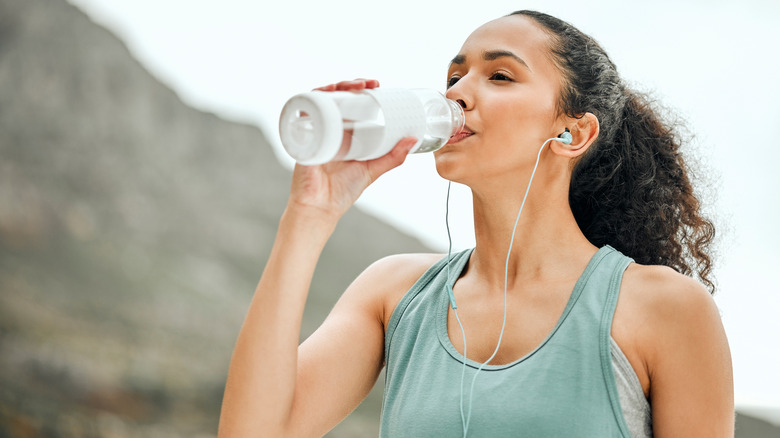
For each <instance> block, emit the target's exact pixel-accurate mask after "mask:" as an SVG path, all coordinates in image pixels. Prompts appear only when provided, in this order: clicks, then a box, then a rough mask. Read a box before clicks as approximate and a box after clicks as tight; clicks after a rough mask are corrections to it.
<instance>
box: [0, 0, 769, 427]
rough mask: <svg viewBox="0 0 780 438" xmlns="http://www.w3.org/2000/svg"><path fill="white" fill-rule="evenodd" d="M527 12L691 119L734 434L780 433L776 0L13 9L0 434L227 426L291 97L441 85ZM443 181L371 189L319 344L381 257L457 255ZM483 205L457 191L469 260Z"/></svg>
mask: <svg viewBox="0 0 780 438" xmlns="http://www.w3.org/2000/svg"><path fill="white" fill-rule="evenodd" d="M521 8H529V9H539V10H542V11H545V12H549V13H552V14H553V15H557V16H559V17H561V18H563V19H566V20H569V21H571V22H573V23H574V24H575V25H577V26H578V27H579V28H580V29H582V30H583V31H585V32H586V33H589V34H591V35H593V36H594V37H595V38H596V39H597V40H599V41H600V42H601V43H602V45H604V46H605V48H606V49H607V51H608V52H609V53H610V54H611V55H612V57H613V59H614V61H615V62H616V64H617V65H618V67H619V69H620V70H621V72H622V74H623V75H624V77H625V78H627V79H628V80H629V81H630V82H631V83H633V84H635V86H636V88H638V89H640V90H642V91H648V92H651V93H653V94H654V95H655V96H656V97H657V98H658V99H659V100H660V101H661V102H663V103H664V104H665V105H666V106H668V107H670V108H671V109H672V111H674V112H675V113H676V114H677V115H678V116H679V117H680V118H681V119H682V120H684V121H685V122H686V124H687V127H688V129H689V130H690V134H692V137H693V141H692V143H691V145H690V148H689V156H690V159H689V161H692V162H694V163H695V164H694V166H695V169H697V175H696V177H697V178H698V180H699V182H700V185H699V187H700V189H701V195H702V198H703V199H704V200H705V204H706V206H707V211H708V213H709V214H710V215H711V216H712V217H713V218H714V219H715V221H716V224H717V225H718V229H719V231H720V237H719V243H718V250H719V251H718V257H717V266H716V276H717V279H718V286H719V290H718V293H717V295H716V301H717V303H718V305H719V307H720V309H721V313H722V315H723V320H724V324H725V326H726V330H727V333H728V336H729V340H730V343H731V348H732V354H733V359H734V367H735V391H736V397H737V405H738V411H739V418H738V422H737V436H738V437H777V436H780V430H779V429H778V427H780V378H778V376H777V370H778V369H780V349H778V348H777V345H780V342H778V341H779V340H780V319H778V318H777V316H776V315H778V314H779V313H780V294H778V292H780V287H778V286H777V284H776V282H775V281H773V280H774V279H773V278H772V277H773V275H772V274H773V269H775V267H776V266H777V265H778V262H780V257H779V256H778V255H777V253H776V251H774V249H775V248H777V247H778V244H779V243H780V237H779V236H778V233H777V232H776V231H775V224H777V223H778V219H779V218H778V216H779V215H780V206H778V201H777V195H776V193H775V191H776V189H777V188H778V187H780V176H779V174H778V172H776V171H775V167H776V163H777V161H778V158H780V152H778V151H779V150H780V148H778V146H779V144H778V143H780V142H778V140H777V139H776V138H774V137H772V133H773V131H774V130H775V129H776V128H777V127H778V122H777V120H778V118H780V87H779V86H778V75H777V71H779V69H778V68H779V67H780V59H779V58H778V57H777V55H776V48H777V47H778V46H780V30H779V29H780V26H778V25H780V4H778V3H777V2H776V1H769V0H767V1H762V0H743V1H739V2H737V1H736V0H729V1H706V2H705V1H689V2H672V1H666V0H659V1H656V2H652V3H646V2H645V3H637V4H631V3H628V2H617V1H605V2H591V3H587V4H584V3H582V2H575V1H570V0H562V1H559V2H555V3H554V4H547V2H542V1H525V2H508V1H503V0H501V1H496V2H491V4H490V5H480V6H478V7H477V6H475V4H474V2H465V1H464V2H461V1H448V2H444V1H438V0H436V1H429V2H419V1H418V2H413V1H410V0H397V1H395V2H392V3H387V2H382V3H371V2H357V1H348V0H338V1H332V2H314V1H311V2H305V1H299V2H276V3H269V2H245V1H240V0H223V1H220V2H216V1H206V0H203V1H189V2H187V1H183V0H167V1H162V2H160V1H151V0H134V1H130V0H71V1H70V2H67V1H65V0H0V438H3V437H37V436H44V437H49V436H51V437H185V436H186V437H211V436H215V435H216V424H217V418H218V415H219V405H220V402H221V396H222V390H223V386H224V381H225V377H226V371H227V365H228V362H229V359H230V354H231V351H232V348H233V343H234V341H235V337H236V335H237V333H238V329H239V327H240V324H241V321H242V319H243V316H244V312H245V311H246V307H247V305H248V303H249V300H250V298H251V294H252V292H253V290H254V286H255V283H256V281H257V279H258V278H259V275H260V272H261V271H262V268H263V265H264V263H265V259H266V257H267V253H268V251H269V249H270V244H271V242H272V239H273V236H274V233H275V228H276V222H277V220H278V218H279V215H280V214H281V211H282V208H283V206H284V203H285V202H286V197H287V187H288V184H289V176H290V168H291V162H290V160H289V159H288V158H287V157H286V156H284V154H283V153H281V152H280V146H279V142H278V136H277V128H276V121H277V118H278V114H279V111H280V110H281V107H282V105H283V104H284V101H285V100H286V99H287V98H288V97H290V96H291V95H293V94H296V93H298V92H301V91H306V90H309V89H311V88H313V87H315V86H318V85H322V84H326V83H331V82H335V81H338V80H342V79H351V78H354V77H373V78H377V79H380V81H381V82H382V83H383V85H384V86H388V87H425V88H436V89H439V90H442V91H443V88H444V87H443V85H444V80H445V78H444V75H445V73H446V66H447V63H448V62H449V60H450V59H451V58H452V56H454V55H455V54H456V53H457V52H458V49H459V47H460V45H461V44H462V42H463V40H465V38H466V37H467V36H468V34H469V33H470V32H471V31H472V30H473V29H474V28H476V27H477V26H479V25H481V24H482V23H484V22H486V21H488V20H490V19H493V18H496V17H498V16H501V15H504V14H506V13H509V12H511V11H513V10H516V9H521ZM445 191H446V182H445V181H443V180H442V179H441V178H439V177H438V175H436V172H435V170H434V168H433V162H432V160H431V157H430V156H415V157H411V158H410V159H409V160H407V163H405V164H404V166H402V167H401V168H399V169H396V170H394V171H392V172H391V173H389V174H387V175H385V176H383V177H382V178H381V179H380V180H379V181H378V183H377V184H375V185H374V186H372V187H371V188H370V189H369V190H368V191H367V192H366V193H365V194H364V196H363V197H362V198H361V200H360V201H359V205H358V207H357V208H354V209H352V210H351V211H350V213H349V214H348V215H347V217H345V219H344V220H343V221H342V223H341V224H340V226H339V228H338V230H337V231H336V234H335V235H334V237H333V239H332V240H331V241H330V242H329V244H328V246H327V248H326V251H325V254H324V256H323V258H322V263H321V264H320V266H319V267H318V271H317V274H316V278H315V282H314V284H315V285H314V287H313V290H312V293H311V295H310V300H309V303H308V305H307V309H306V315H305V322H304V327H303V336H307V335H308V334H309V333H311V331H312V330H313V329H314V328H315V327H316V326H318V325H319V323H320V322H321V321H322V319H323V318H324V317H325V315H326V314H327V311H328V310H329V308H330V307H331V306H332V304H333V303H334V301H335V300H336V298H337V297H338V295H339V294H340V293H341V291H342V290H343V289H344V288H345V287H346V285H347V284H348V283H349V282H350V281H351V280H352V279H353V278H354V277H355V275H357V274H358V273H359V272H360V271H361V270H362V269H363V268H365V267H366V266H367V265H368V264H370V263H371V262H373V261H374V260H376V259H377V258H379V257H381V256H384V255H387V254H392V253H397V252H412V251H430V250H433V251H442V250H446V232H445V229H444V224H443V222H444V199H445ZM470 208H471V205H470V200H469V196H468V193H467V192H466V191H465V190H464V189H463V188H462V187H456V190H455V195H454V197H453V200H452V207H451V225H452V228H453V238H454V245H455V247H456V249H457V248H464V247H467V246H471V245H472V244H473V235H472V230H471V223H470ZM380 386H381V380H380ZM380 405H381V388H376V389H375V391H374V392H372V394H371V395H370V396H369V398H368V399H367V400H366V402H365V403H364V404H363V405H361V407H360V408H358V410H357V411H356V412H355V413H354V414H353V415H351V416H350V417H349V418H348V419H347V420H345V421H344V422H343V423H342V424H341V425H340V426H339V427H338V428H337V429H335V430H334V431H333V432H331V433H330V434H329V435H328V436H331V437H353V436H354V437H357V436H376V435H377V431H378V418H379V409H380Z"/></svg>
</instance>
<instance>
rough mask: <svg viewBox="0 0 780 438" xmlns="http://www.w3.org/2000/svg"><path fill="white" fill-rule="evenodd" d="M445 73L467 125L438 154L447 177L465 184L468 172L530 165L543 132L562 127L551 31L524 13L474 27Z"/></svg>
mask: <svg viewBox="0 0 780 438" xmlns="http://www.w3.org/2000/svg"><path fill="white" fill-rule="evenodd" d="M447 78H448V79H447V87H448V90H447V93H446V96H447V97H448V98H450V99H453V100H456V101H459V102H460V103H461V105H463V106H464V111H465V114H466V128H465V132H463V133H461V134H459V135H457V136H455V137H453V138H452V139H451V140H450V142H449V143H448V144H447V145H446V146H445V147H443V148H441V149H440V150H439V151H437V152H436V153H435V156H436V167H437V170H438V171H439V173H440V174H441V175H442V176H443V177H445V178H447V179H450V180H453V181H458V182H462V183H464V184H468V185H470V184H469V183H470V182H471V181H472V180H473V178H479V181H485V180H486V179H488V180H489V179H491V178H501V176H502V175H507V174H509V175H518V174H519V173H521V172H518V170H519V169H523V168H526V167H527V168H528V169H529V170H530V167H531V166H532V165H533V162H534V160H535V159H536V154H537V152H538V151H539V148H540V147H541V146H542V143H544V141H545V140H546V139H548V138H550V137H555V136H557V135H558V134H560V133H561V132H563V129H564V124H563V121H562V119H561V118H559V117H558V113H557V111H556V108H557V107H556V102H557V100H558V95H559V90H560V83H561V75H560V73H559V72H558V70H557V69H556V68H555V66H554V64H553V63H552V61H551V54H550V52H549V37H548V35H547V34H546V33H544V31H542V30H541V28H540V27H539V26H538V25H537V24H536V23H535V22H534V21H533V20H531V19H529V18H526V17H523V16H509V17H502V18H499V19H497V20H494V21H491V22H489V23H487V24H485V25H483V26H482V27H480V28H478V29H477V30H476V31H474V33H472V34H471V36H469V38H468V39H467V40H466V42H465V43H464V44H463V47H462V48H461V50H460V53H458V55H457V56H456V57H455V58H453V60H452V63H451V64H450V68H449V72H448V74H447ZM522 174H523V175H525V173H522ZM525 177H527V175H525Z"/></svg>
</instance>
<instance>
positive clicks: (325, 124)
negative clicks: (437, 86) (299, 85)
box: [279, 88, 464, 165]
mask: <svg viewBox="0 0 780 438" xmlns="http://www.w3.org/2000/svg"><path fill="white" fill-rule="evenodd" d="M463 124H464V115H463V108H461V106H460V105H459V104H458V103H457V102H455V101H452V100H449V99H447V98H445V97H444V96H443V95H442V94H441V93H439V92H438V91H435V90H429V89H385V88H377V89H371V90H361V91H359V92H354V91H333V92H325V91H311V92H308V93H302V94H298V95H296V96H293V97H292V98H290V99H289V100H288V101H287V103H286V104H285V105H284V108H283V109H282V114H281V117H280V118H279V135H280V137H281V140H282V145H284V148H285V150H286V151H287V153H288V154H290V156H291V157H293V158H294V159H295V161H297V162H299V163H301V164H306V165H312V164H322V163H327V162H329V161H335V160H370V159H374V158H378V157H381V156H382V155H385V154H387V153H388V152H390V150H392V148H393V146H395V144H396V143H398V141H399V140H400V139H402V138H404V137H408V136H413V137H416V138H417V139H418V141H417V144H415V146H414V147H413V148H412V150H411V151H410V153H418V152H431V151H435V150H436V149H439V148H440V147H442V146H444V145H445V144H446V143H447V141H448V140H449V139H450V137H452V136H453V135H455V134H457V133H458V132H459V131H460V130H461V129H463Z"/></svg>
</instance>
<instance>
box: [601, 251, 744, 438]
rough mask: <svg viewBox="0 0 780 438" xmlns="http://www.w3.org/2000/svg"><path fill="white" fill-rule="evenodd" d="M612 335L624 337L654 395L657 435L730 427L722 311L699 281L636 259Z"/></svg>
mask: <svg viewBox="0 0 780 438" xmlns="http://www.w3.org/2000/svg"><path fill="white" fill-rule="evenodd" d="M613 337H615V339H616V340H617V341H618V344H621V343H622V344H624V345H626V347H627V348H626V350H627V351H626V354H627V356H628V358H629V361H630V362H631V363H632V365H633V366H634V369H635V371H637V375H638V377H639V379H640V382H641V383H642V386H643V389H644V390H645V395H647V396H649V397H650V399H651V403H652V405H653V423H654V424H653V427H654V429H655V430H656V431H657V433H658V435H657V436H660V435H662V434H664V435H670V436H727V435H728V433H729V430H730V429H729V427H730V426H729V425H730V424H731V426H733V421H732V420H731V418H732V415H733V380H732V369H731V355H730V351H729V346H728V340H727V337H726V333H725V330H724V328H723V324H722V322H721V317H720V311H719V310H718V307H717V305H716V304H715V301H714V300H713V298H712V295H710V293H709V292H708V291H707V289H706V288H705V287H704V286H703V285H702V284H701V283H699V282H698V281H697V280H695V279H693V278H691V277H688V276H686V275H683V274H680V273H678V272H676V271H674V270H673V269H671V268H668V267H664V266H643V265H638V264H631V265H630V266H629V267H628V269H626V272H625V275H624V277H623V284H622V285H621V289H620V298H619V300H618V308H617V310H616V312H615V320H614V321H613ZM622 347H623V345H621V348H622ZM683 413H685V414H683ZM712 418H720V419H723V421H720V420H719V421H717V422H713V421H712ZM730 421H731V423H730ZM724 431H725V433H726V434H725V435H724V434H723V433H724ZM732 436H733V435H732Z"/></svg>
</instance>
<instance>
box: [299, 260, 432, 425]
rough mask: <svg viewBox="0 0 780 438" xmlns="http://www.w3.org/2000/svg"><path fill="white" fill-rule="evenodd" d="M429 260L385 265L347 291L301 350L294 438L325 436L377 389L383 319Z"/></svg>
mask: <svg viewBox="0 0 780 438" xmlns="http://www.w3.org/2000/svg"><path fill="white" fill-rule="evenodd" d="M430 261H431V258H430V256H425V255H402V256H393V257H388V258H385V259H382V260H380V261H378V262H376V263H374V264H373V265H371V266H370V267H369V268H367V269H366V270H365V271H364V272H363V273H362V274H361V275H360V276H359V277H358V278H357V279H355V281H354V282H353V283H352V284H351V285H350V286H349V287H348V288H347V290H346V291H345V292H344V294H343V295H342V296H341V298H340V299H339V301H338V302H337V303H336V305H335V306H334V308H333V310H332V311H331V313H330V314H329V315H328V317H327V318H326V319H325V321H324V322H323V324H322V325H321V326H320V327H319V328H318V329H317V330H316V331H315V332H314V333H313V334H312V335H311V336H310V337H309V338H308V339H306V340H305V341H304V342H303V343H302V344H301V345H300V346H299V348H298V373H297V380H296V388H295V396H294V401H293V408H292V413H291V417H290V421H289V429H288V430H290V432H291V433H290V435H291V436H322V435H324V434H325V433H326V432H327V431H328V430H330V429H331V428H333V427H334V426H335V425H336V424H338V422H339V421H341V420H342V419H343V418H344V417H346V416H347V415H348V414H349V413H350V412H351V411H352V410H353V409H354V408H355V407H357V405H358V404H360V402H361V401H362V400H363V398H365V396H366V395H367V394H368V392H369V391H370V390H371V388H372V387H373V385H374V383H375V382H376V379H377V377H378V375H379V372H380V371H381V369H382V366H383V364H384V319H385V314H386V312H387V311H388V307H390V311H392V307H394V306H395V303H397V301H398V300H399V299H400V297H402V296H403V294H404V293H405V292H406V291H407V290H408V289H409V288H411V286H412V285H413V284H414V282H415V281H416V280H417V279H418V278H419V277H420V275H422V273H423V272H424V271H425V269H426V268H427V267H428V266H430V263H431V262H430Z"/></svg>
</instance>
